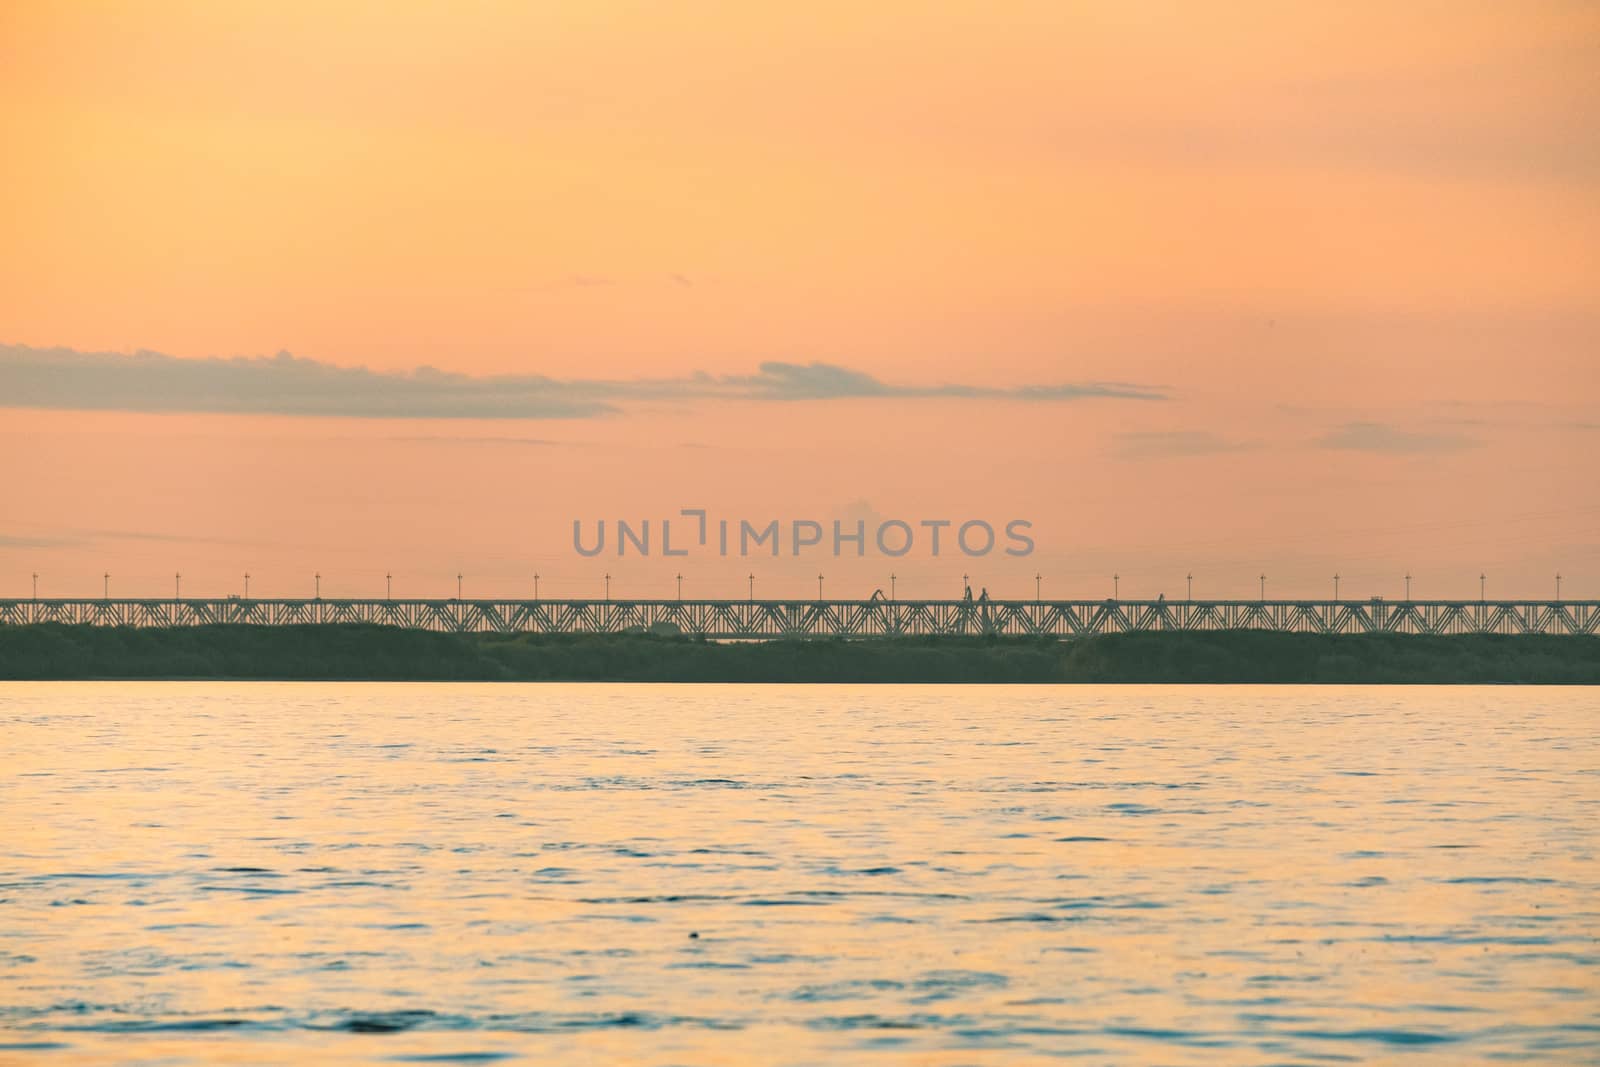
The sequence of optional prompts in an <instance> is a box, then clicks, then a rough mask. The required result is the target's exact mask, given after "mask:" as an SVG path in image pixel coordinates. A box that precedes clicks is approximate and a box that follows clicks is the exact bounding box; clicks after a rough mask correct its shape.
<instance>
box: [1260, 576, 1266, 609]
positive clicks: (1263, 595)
mask: <svg viewBox="0 0 1600 1067" xmlns="http://www.w3.org/2000/svg"><path fill="white" fill-rule="evenodd" d="M1261 602H1262V603H1263V604H1265V603H1266V602H1267V576H1266V575H1265V574H1263V575H1262V576H1261Z"/></svg>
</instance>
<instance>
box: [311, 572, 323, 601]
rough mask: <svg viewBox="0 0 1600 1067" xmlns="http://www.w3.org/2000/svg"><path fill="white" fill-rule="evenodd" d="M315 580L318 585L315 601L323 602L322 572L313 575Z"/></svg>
mask: <svg viewBox="0 0 1600 1067" xmlns="http://www.w3.org/2000/svg"><path fill="white" fill-rule="evenodd" d="M313 580H314V581H315V582H316V583H317V587H316V588H317V591H316V596H315V597H314V598H313V599H316V600H321V599H322V572H321V571H318V572H317V573H316V574H315V575H313Z"/></svg>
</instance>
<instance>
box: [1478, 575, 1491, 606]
mask: <svg viewBox="0 0 1600 1067" xmlns="http://www.w3.org/2000/svg"><path fill="white" fill-rule="evenodd" d="M1488 581H1489V577H1488V575H1486V574H1484V573H1483V572H1482V571H1479V572H1478V603H1480V604H1481V603H1483V602H1484V601H1485V600H1487V599H1488V594H1487V589H1488V585H1487V584H1486V583H1487V582H1488Z"/></svg>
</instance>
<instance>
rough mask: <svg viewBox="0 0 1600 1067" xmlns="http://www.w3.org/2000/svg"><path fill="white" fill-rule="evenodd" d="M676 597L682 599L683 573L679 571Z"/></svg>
mask: <svg viewBox="0 0 1600 1067" xmlns="http://www.w3.org/2000/svg"><path fill="white" fill-rule="evenodd" d="M678 599H679V600H682V599H683V574H682V573H681V572H680V573H679V574H678Z"/></svg>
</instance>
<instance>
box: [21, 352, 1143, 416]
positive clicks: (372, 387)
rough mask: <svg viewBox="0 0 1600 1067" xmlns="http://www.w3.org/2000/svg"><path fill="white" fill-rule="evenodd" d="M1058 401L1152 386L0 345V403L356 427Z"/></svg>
mask: <svg viewBox="0 0 1600 1067" xmlns="http://www.w3.org/2000/svg"><path fill="white" fill-rule="evenodd" d="M851 397H860V398H870V397H878V398H901V399H929V398H937V397H947V398H956V399H998V400H1036V401H1056V400H1074V399H1080V398H1086V397H1114V398H1123V399H1138V400H1157V399H1163V394H1162V393H1161V392H1159V391H1158V390H1156V389H1153V388H1150V387H1146V386H1139V385H1130V384H1127V383H1122V382H1080V383H1059V384H1050V385H1024V386H1019V387H1016V388H1006V389H1002V388H993V387H984V386H973V385H936V386H901V385H891V384H888V383H885V382H882V381H879V380H878V379H876V378H874V377H873V376H872V375H870V374H866V373H864V372H862V371H856V370H851V369H849V368H848V367H840V366H837V365H834V364H831V363H804V364H802V363H781V362H768V363H763V364H761V366H760V369H759V373H757V374H753V375H726V376H721V377H717V376H713V375H709V374H704V373H697V374H692V375H689V376H686V377H681V378H637V379H611V380H608V379H587V380H586V379H557V378H547V377H544V376H543V375H486V376H473V375H467V374H455V373H450V372H447V371H441V370H437V369H435V368H433V367H419V368H417V369H416V370H413V371H410V372H401V373H396V372H386V371H372V370H367V369H366V368H364V367H338V366H334V365H332V364H328V363H320V362H318V361H316V360H311V359H301V358H298V357H296V356H292V355H290V354H289V353H287V352H279V353H278V354H277V355H276V356H249V357H233V358H217V357H213V358H210V359H180V358H177V357H175V356H168V355H163V354H162V353H159V352H148V351H140V352H136V353H134V354H133V355H131V356H130V355H122V354H120V353H114V352H77V351H74V350H72V349H67V348H50V349H41V348H29V347H27V346H24V345H0V406H6V407H15V408H62V409H76V410H116V411H150V412H174V411H186V412H213V413H224V414H275V415H340V416H352V417H365V418H430V419H431V418H437V419H452V418H477V419H493V418H516V419H574V418H591V417H594V416H597V415H606V414H612V413H615V412H617V411H619V410H620V409H619V407H618V405H619V404H621V403H626V402H628V401H638V400H704V399H732V400H819V399H840V398H851Z"/></svg>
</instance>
